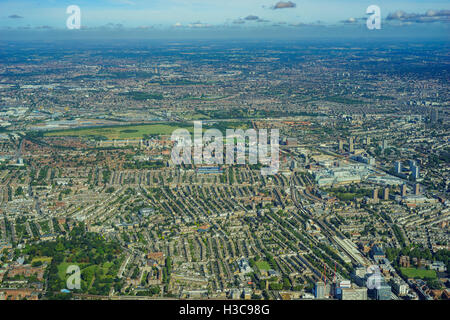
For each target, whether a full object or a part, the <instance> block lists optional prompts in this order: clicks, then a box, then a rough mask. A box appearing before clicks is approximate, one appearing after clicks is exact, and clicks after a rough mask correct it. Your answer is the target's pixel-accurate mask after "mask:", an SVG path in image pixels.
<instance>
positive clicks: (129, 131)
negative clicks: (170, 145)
mask: <svg viewBox="0 0 450 320" xmlns="http://www.w3.org/2000/svg"><path fill="white" fill-rule="evenodd" d="M181 127H183V128H184V126H178V125H172V124H145V125H135V126H114V127H101V128H86V129H72V130H59V131H51V132H47V133H45V136H46V137H63V136H73V137H104V138H105V139H107V140H118V139H142V138H143V137H144V135H171V134H172V132H173V131H174V130H176V129H179V128H181ZM186 129H187V130H188V131H193V126H186Z"/></svg>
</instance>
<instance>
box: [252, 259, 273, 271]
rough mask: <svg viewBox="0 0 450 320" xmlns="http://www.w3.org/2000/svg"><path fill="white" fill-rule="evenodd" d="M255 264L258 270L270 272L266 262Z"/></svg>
mask: <svg viewBox="0 0 450 320" xmlns="http://www.w3.org/2000/svg"><path fill="white" fill-rule="evenodd" d="M255 264H256V266H257V267H258V269H259V270H265V271H268V270H270V265H269V264H268V263H267V262H266V261H257V262H255Z"/></svg>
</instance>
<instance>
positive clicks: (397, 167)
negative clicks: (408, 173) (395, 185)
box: [395, 161, 402, 174]
mask: <svg viewBox="0 0 450 320" xmlns="http://www.w3.org/2000/svg"><path fill="white" fill-rule="evenodd" d="M395 173H396V174H401V173H402V162H401V161H397V162H395Z"/></svg>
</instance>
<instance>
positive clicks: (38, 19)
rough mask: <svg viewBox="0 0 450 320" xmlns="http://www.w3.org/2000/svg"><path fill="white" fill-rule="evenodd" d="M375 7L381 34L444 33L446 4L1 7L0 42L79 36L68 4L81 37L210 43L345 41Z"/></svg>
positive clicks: (56, 3) (81, 0) (29, 2)
mask: <svg viewBox="0 0 450 320" xmlns="http://www.w3.org/2000/svg"><path fill="white" fill-rule="evenodd" d="M373 4H375V5H378V6H379V7H380V9H381V16H382V29H385V31H384V32H385V33H388V32H389V33H392V30H394V33H395V32H397V33H398V34H399V35H401V34H402V33H404V34H408V35H409V36H412V35H414V34H419V35H422V34H423V35H424V36H426V35H427V34H429V35H430V36H440V37H444V38H445V37H446V35H448V34H449V31H450V30H449V25H450V1H449V0H407V1H406V0H370V1H364V0H290V1H289V0H286V1H285V0H283V1H277V0H70V1H66V0H43V1H36V0H0V39H1V38H2V37H3V38H4V37H6V38H7V37H8V35H13V34H17V32H23V33H25V32H27V31H33V30H41V31H50V30H51V31H53V33H55V32H57V31H58V32H60V33H61V32H62V31H67V32H73V31H75V32H76V31H80V30H67V28H66V20H67V18H68V17H69V14H67V13H66V9H67V7H68V6H69V5H77V6H79V7H80V9H81V26H82V30H84V32H85V33H88V32H87V31H90V32H91V33H97V34H104V33H108V32H109V33H111V32H113V33H116V34H120V33H124V32H125V31H128V32H130V31H132V30H136V31H148V33H149V34H153V35H155V36H156V35H158V33H159V34H160V36H164V35H167V34H170V33H173V34H176V33H180V32H181V30H184V31H189V30H199V31H198V34H205V35H206V34H208V35H210V36H213V37H214V36H217V37H221V36H224V35H233V34H234V35H239V34H241V33H243V34H249V35H250V34H256V33H258V31H259V32H263V33H266V34H270V35H272V34H273V35H277V34H278V35H280V36H285V35H286V34H290V35H294V34H297V33H299V34H300V33H303V34H304V35H306V34H308V33H311V34H316V33H321V32H324V33H330V34H332V33H333V32H337V31H336V30H338V29H340V30H341V32H344V33H348V34H349V35H350V34H351V33H352V32H354V31H352V30H355V28H356V29H357V30H359V31H360V32H366V31H367V30H365V31H363V30H362V29H367V28H366V27H365V24H366V20H367V17H368V15H367V14H366V9H367V7H368V6H370V5H373ZM352 28H353V29H352ZM325 29H326V31H325ZM333 30H334V31H333ZM386 30H388V31H386ZM380 33H382V31H380Z"/></svg>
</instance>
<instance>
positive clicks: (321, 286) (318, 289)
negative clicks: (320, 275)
mask: <svg viewBox="0 0 450 320" xmlns="http://www.w3.org/2000/svg"><path fill="white" fill-rule="evenodd" d="M314 296H315V297H316V299H323V298H325V283H324V282H323V281H317V282H316V286H315V287H314Z"/></svg>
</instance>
